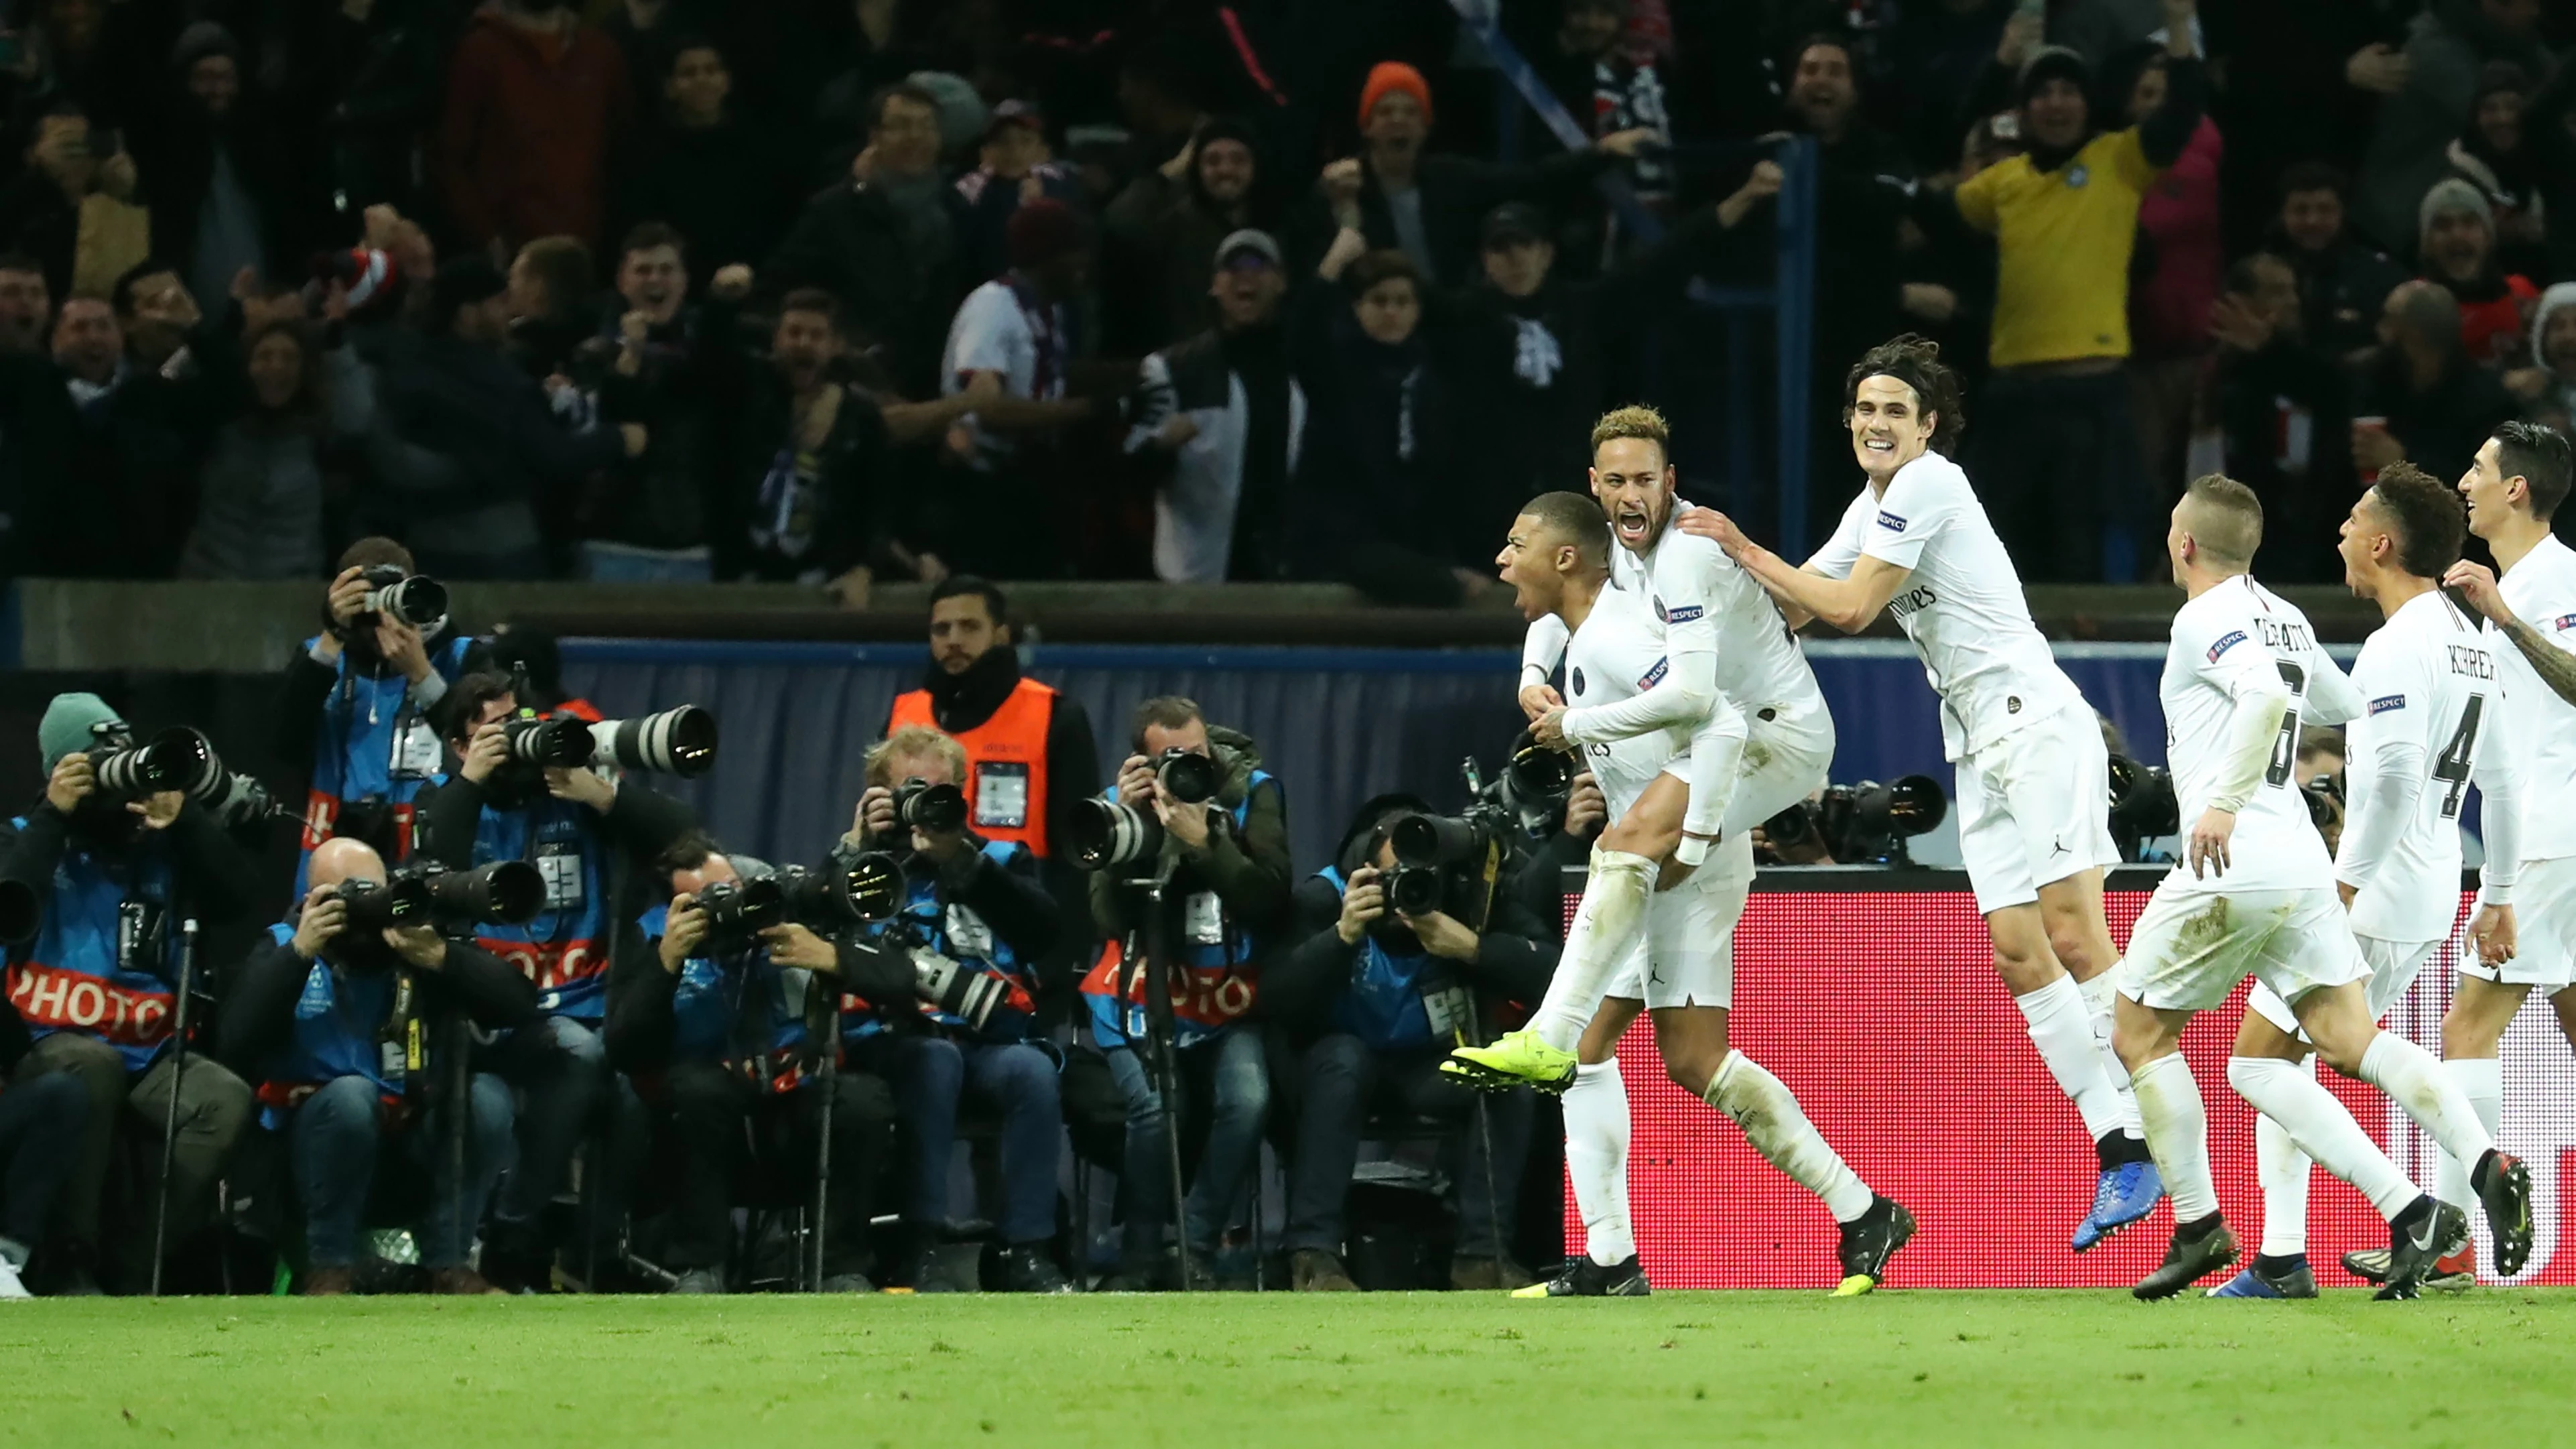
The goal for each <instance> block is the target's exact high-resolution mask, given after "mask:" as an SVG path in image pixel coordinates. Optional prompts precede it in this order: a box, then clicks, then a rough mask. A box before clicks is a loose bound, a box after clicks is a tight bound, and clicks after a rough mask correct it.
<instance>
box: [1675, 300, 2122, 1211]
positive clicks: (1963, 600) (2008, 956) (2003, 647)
mask: <svg viewBox="0 0 2576 1449" xmlns="http://www.w3.org/2000/svg"><path fill="white" fill-rule="evenodd" d="M1843 397H1844V402H1843V418H1844V421H1845V423H1846V424H1848V425H1849V427H1850V429H1851V439H1852V452H1853V454H1854V456H1855V457H1856V458H1858V460H1859V462H1860V467H1861V471H1862V472H1863V473H1865V474H1867V475H1868V479H1869V481H1868V486H1867V487H1864V488H1863V489H1861V491H1860V493H1859V494H1858V496H1856V497H1854V498H1853V499H1852V503H1851V507H1850V508H1848V509H1846V510H1845V511H1844V513H1843V519H1842V526H1841V527H1839V528H1837V529H1836V530H1835V531H1834V536H1833V539H1832V540H1831V541H1830V542H1828V543H1827V544H1826V545H1825V546H1824V548H1823V549H1822V550H1820V551H1819V552H1818V553H1817V554H1816V556H1815V557H1814V558H1811V559H1809V560H1808V561H1807V563H1806V566H1805V567H1804V568H1799V567H1795V566H1793V565H1791V564H1790V563H1789V562H1788V561H1786V560H1784V559H1782V558H1781V557H1780V556H1779V555H1777V554H1774V553H1772V552H1771V551H1770V550H1768V549H1765V548H1762V547H1761V546H1759V545H1757V544H1755V543H1753V542H1751V541H1750V540H1748V539H1746V538H1745V536H1744V535H1743V533H1742V532H1740V531H1739V530H1738V529H1737V528H1736V527H1735V525H1734V524H1733V523H1732V522H1730V521H1729V520H1728V519H1727V518H1726V517H1725V516H1724V515H1722V514H1718V513H1713V512H1710V511H1709V510H1707V509H1693V510H1691V511H1690V512H1688V513H1685V514H1684V515H1682V518H1681V521H1680V525H1679V526H1680V527H1681V528H1682V529H1683V530H1684V531H1685V532H1689V533H1694V534H1697V535H1699V536H1701V537H1704V538H1709V539H1714V540H1715V541H1716V542H1718V543H1719V544H1720V545H1721V546H1723V547H1724V548H1725V550H1726V552H1727V554H1728V555H1729V556H1730V557H1732V558H1733V559H1735V561H1736V562H1737V563H1739V564H1741V565H1742V566H1743V567H1744V569H1745V571H1746V572H1748V573H1750V574H1751V575H1752V576H1753V577H1754V578H1755V579H1756V580H1758V581H1759V582H1760V583H1761V585H1762V587H1763V588H1765V589H1767V590H1769V591H1770V592H1771V595H1772V597H1774V598H1776V599H1778V600H1779V602H1780V607H1781V610H1782V612H1783V613H1785V614H1787V616H1788V619H1789V623H1790V624H1791V625H1793V626H1795V625H1799V624H1804V623H1805V622H1806V621H1807V620H1809V619H1811V618H1815V619H1822V620H1824V621H1825V622H1826V623H1828V624H1831V625H1832V626H1834V627H1835V628H1837V629H1840V630H1842V631H1843V632H1844V633H1846V634H1853V633H1858V632H1859V631H1860V630H1862V629H1864V628H1867V627H1868V626H1869V624H1870V621H1872V620H1874V619H1876V618H1877V617H1878V615H1879V613H1880V611H1882V610H1888V611H1892V612H1893V613H1894V614H1895V616H1896V622H1897V626H1898V627H1899V628H1901V629H1903V630H1904V631H1905V636H1906V637H1907V638H1908V639H1910V640H1912V641H1913V643H1914V647H1915V649H1916V651H1917V652H1918V653H1920V654H1921V655H1922V657H1923V669H1924V673H1925V674H1926V675H1927V676H1928V677H1929V678H1930V679H1931V682H1932V688H1933V690H1934V692H1936V693H1938V694H1939V695H1940V696H1941V737H1942V743H1943V746H1944V748H1945V750H1946V752H1947V753H1948V755H1949V758H1950V759H1951V761H1952V762H1953V764H1954V765H1955V767H1956V769H1957V772H1958V782H1957V794H1958V802H1959V851H1960V854H1961V856H1963V857H1964V859H1965V861H1966V864H1967V867H1968V879H1969V882H1970V884H1971V885H1972V886H1973V887H1974V889H1975V891H1976V897H1977V910H1978V912H1979V913H1980V914H1982V915H1983V916H1984V917H1985V918H1986V929H1987V932H1988V934H1989V936H1990V937H1991V938H1992V940H1993V943H1994V952H1995V969H1996V971H1997V972H1999V973H2000V974H2001V975H2002V977H2003V981H2004V985H2005V987H2006V988H2007V989H2009V990H2010V991H2011V992H2012V995H2013V1001H2014V1003H2015V1004H2016V1005H2018V1006H2019V1007H2020V1008H2021V1012H2022V1018H2023V1020H2024V1021H2025V1022H2026V1023H2027V1024H2028V1026H2029V1030H2030V1040H2031V1044H2032V1045H2033V1046H2035V1047H2037V1048H2038V1049H2039V1055H2040V1059H2041V1060H2042V1061H2044V1062H2046V1063H2047V1064H2048V1070H2049V1072H2050V1074H2051V1075H2053V1076H2054V1077H2056V1079H2057V1084H2058V1086H2059V1088H2060V1089H2062V1090H2063V1091H2064V1092H2065V1093H2066V1095H2067V1096H2068V1097H2069V1098H2071V1099H2073V1101H2074V1103H2075V1109H2076V1111H2077V1112H2078V1113H2080V1114H2081V1115H2082V1116H2083V1119H2084V1130H2085V1132H2086V1133H2087V1134H2088V1135H2089V1136H2091V1137H2092V1139H2093V1149H2094V1155H2095V1160H2096V1166H2097V1168H2098V1175H2097V1177H2096V1178H2095V1182H2094V1192H2093V1205H2092V1208H2091V1210H2090V1211H2089V1212H2087V1213H2086V1214H2085V1216H2084V1219H2083V1221H2082V1222H2080V1223H2078V1224H2077V1225H2076V1227H2075V1232H2074V1236H2073V1238H2072V1240H2071V1241H2070V1244H2069V1246H2071V1247H2073V1248H2074V1250H2075V1251H2077V1252H2079V1253H2080V1252H2083V1251H2084V1250H2086V1249H2088V1248H2090V1247H2092V1246H2093V1245H2095V1244H2096V1243H2099V1242H2101V1241H2102V1240H2103V1239H2104V1238H2106V1237H2108V1236H2109V1235H2110V1234H2112V1233H2113V1232H2115V1231H2117V1230H2119V1229H2120V1228H2123V1227H2126V1226H2127V1225H2129V1224H2130V1223H2133V1222H2136V1221H2137V1220H2138V1219H2140V1218H2143V1217H2145V1216H2146V1215H2147V1214H2148V1213H2150V1212H2152V1211H2154V1209H2155V1205H2156V1201H2157V1199H2159V1198H2160V1197H2162V1196H2163V1195H2164V1188H2163V1184H2162V1183H2161V1182H2160V1181H2159V1180H2158V1178H2157V1175H2156V1169H2155V1166H2154V1165H2153V1163H2152V1162H2151V1161H2150V1160H2149V1157H2148V1153H2147V1150H2146V1145H2145V1143H2144V1142H2142V1141H2141V1140H2140V1138H2139V1133H2138V1113H2137V1105H2136V1103H2135V1102H2134V1101H2133V1100H2131V1099H2130V1097H2129V1094H2128V1078H2127V1076H2126V1074H2125V1073H2123V1072H2122V1071H2121V1070H2120V1067H2119V1063H2118V1061H2117V1060H2115V1059H2114V1058H2113V1057H2112V1055H2111V1051H2110V1031H2111V1010H2112V1008H2111V1001H2112V983H2111V977H2110V970H2111V966H2112V963H2113V962H2114V961H2115V960H2116V959H2117V958H2118V953H2117V952H2116V951H2114V950H2113V949H2112V946H2111V928H2110V925H2109V923H2108V922H2107V921H2106V920H2105V919H2104V918H2103V914H2102V867H2104V866H2106V865H2110V864H2114V863H2116V862H2117V861H2118V859H2119V852H2118V851H2117V849H2116V848H2114V846H2113V845H2112V843H2111V829H2110V819H2109V810H2110V758H2109V754H2108V752H2107V751H2106V750H2105V749H2104V748H2103V745H2102V733H2101V727H2100V724H2099V722H2098V721H2097V720H2096V718H2095V716H2094V714H2093V711H2092V709H2091V707H2090V706H2088V705H2086V704H2085V702H2084V697H2083V695H2081V694H2080V693H2078V692H2077V691H2076V688H2075V684H2074V681H2072V680H2070V679H2068V678H2067V677H2066V674H2065V671H2063V670H2061V669H2059V668H2058V667H2057V661H2056V659H2055V657H2054V656H2052V655H2051V654H2050V653H2049V649H2048V641H2047V640H2046V639H2044V638H2042V637H2041V636H2040V632H2039V629H2038V626H2037V625H2035V624H2033V623H2032V622H2031V617H2030V605H2029V602H2028V601H2027V600H2026V599H2025V598H2024V597H2023V595H2022V588H2021V578H2020V575H2019V574H2017V573H2016V572H2014V569H2013V564H2012V559H2011V558H2010V557H2009V556H2008V555H2006V554H2005V552H2004V546H2003V543H2002V541H2001V540H2000V539H1998V538H1997V537H1996V536H1995V530H1994V525H1993V524H1992V523H1991V522H1989V521H1988V520H1987V518H1986V512H1985V509H1984V507H1983V506H1982V505H1980V504H1979V503H1978V501H1977V496H1976V494H1975V492H1974V491H1973V490H1972V489H1971V488H1970V487H1969V485H1968V477H1967V475H1966V474H1965V473H1963V472H1961V471H1960V470H1959V467H1958V465H1957V464H1955V463H1952V462H1951V461H1950V460H1949V458H1948V457H1947V456H1945V453H1946V452H1947V450H1948V449H1949V448H1950V447H1951V446H1953V445H1954V443H1955V441H1956V439H1957V436H1958V432H1959V428H1960V425H1961V414H1960V410H1959V390H1958V379H1957V377H1956V375H1955V374H1953V373H1952V372H1951V371H1950V370H1949V369H1948V368H1946V367H1944V366H1942V365H1941V361H1940V349H1939V348H1938V347H1937V346H1935V345H1934V344H1932V343H1930V342H1926V341H1924V340H1923V339H1921V338H1918V337H1912V336H1906V337H1899V338H1897V339H1896V340H1895V341H1892V342H1889V343H1887V344H1885V345H1884V346H1881V347H1877V348H1873V349H1871V351H1870V352H1869V353H1868V355H1866V356H1864V357H1863V358H1861V360H1860V362H1859V363H1858V364H1857V365H1855V366H1854V367H1853V368H1852V370H1851V373H1850V376H1849V379H1848V381H1847V382H1846V383H1845V388H1844V395H1843Z"/></svg>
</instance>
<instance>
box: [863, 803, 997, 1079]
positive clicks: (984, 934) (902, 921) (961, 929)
mask: <svg viewBox="0 0 2576 1449" xmlns="http://www.w3.org/2000/svg"><path fill="white" fill-rule="evenodd" d="M983 854H984V858H985V859H986V860H989V861H991V862H993V863H994V864H995V865H998V866H1001V867H1002V868H1004V869H1006V870H1012V871H1015V872H1026V871H1027V870H1028V869H1029V863H1030V861H1031V859H1032V857H1031V856H1030V854H1029V848H1028V847H1027V846H1025V845H1021V844H1019V843H1018V842H1016V841H1009V840H988V841H986V842H984V851H983ZM898 926H902V927H905V928H908V931H909V933H910V934H914V935H917V936H919V937H920V938H921V939H922V941H923V943H924V944H926V945H927V946H928V947H929V948H930V949H931V950H933V951H936V952H938V953H939V954H940V955H942V956H945V957H947V958H948V959H949V960H951V961H954V962H956V963H957V964H958V965H960V966H965V967H970V968H972V969H975V970H979V971H981V972H983V973H984V974H985V975H987V976H996V977H999V978H1001V980H1002V981H1003V982H1005V983H1006V984H1007V986H1008V994H1007V995H1005V996H1004V997H1003V999H1002V1002H1001V1004H999V1005H997V1006H995V1007H994V1008H993V1014H992V1015H991V1016H988V1017H986V1018H985V1019H984V1029H983V1031H982V1033H981V1038H982V1039H983V1040H985V1041H995V1042H1014V1041H1023V1040H1026V1039H1027V1037H1028V1034H1029V1019H1030V1017H1031V1016H1032V1015H1033V1014H1035V1012H1036V1011H1037V999H1036V994H1035V991H1034V989H1033V987H1034V983H1033V982H1032V981H1031V980H1030V979H1029V974H1028V970H1027V968H1026V967H1024V966H1022V965H1021V964H1020V959H1019V956H1018V955H1017V954H1016V953H1015V952H1013V951H1012V950H1011V947H1010V944H1009V943H1008V942H1006V941H1004V940H1003V939H1002V938H1001V937H1000V936H997V935H995V934H994V933H993V928H992V927H990V926H988V925H985V924H984V918H983V917H981V916H978V915H976V914H975V913H974V912H973V911H970V910H968V909H967V908H966V907H964V906H945V907H943V906H942V905H940V903H939V892H938V879H937V876H936V873H935V872H933V871H930V870H922V871H908V872H906V873H905V878H904V902H903V908H902V909H901V910H899V911H897V912H896V913H895V917H894V919H893V920H891V921H878V922H875V923H873V924H871V925H869V926H867V927H866V928H865V929H866V931H867V933H868V936H869V938H870V939H872V940H882V939H884V938H885V936H886V935H887V934H888V933H890V932H892V931H894V930H895V928H896V927H898ZM915 1004H916V1005H918V1006H919V1008H920V1011H921V1014H922V1015H923V1016H924V1017H926V1018H927V1019H929V1020H931V1021H935V1022H937V1023H939V1024H940V1025H941V1026H944V1027H948V1028H950V1029H952V1030H955V1031H960V1032H962V1031H966V1030H967V1029H968V1028H967V1025H966V1023H965V1022H964V1021H962V1020H960V1019H959V1018H957V1017H954V1016H951V1015H949V1014H948V1013H946V1012H944V1011H935V1010H933V1009H931V1007H930V1006H929V1005H928V1004H927V1003H921V1002H916V1003H915ZM841 1007H842V1017H841V1035H842V1037H843V1039H844V1040H856V1039H857V1038H860V1037H865V1036H873V1035H875V1034H876V1033H878V1032H880V1031H883V1030H885V1022H884V1020H883V1019H882V1018H881V1017H879V1016H878V1015H877V1013H876V1012H875V1011H874V1010H872V1009H871V1008H870V1006H869V1003H868V1002H866V1001H865V1000H863V999H862V998H860V997H857V996H852V995H849V994H847V993H844V994H843V995H842V997H841Z"/></svg>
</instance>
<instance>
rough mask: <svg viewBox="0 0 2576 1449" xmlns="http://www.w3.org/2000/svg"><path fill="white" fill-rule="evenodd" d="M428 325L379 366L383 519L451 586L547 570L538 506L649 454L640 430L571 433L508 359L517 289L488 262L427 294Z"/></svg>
mask: <svg viewBox="0 0 2576 1449" xmlns="http://www.w3.org/2000/svg"><path fill="white" fill-rule="evenodd" d="M429 292H430V328H429V331H428V332H427V335H425V336H422V337H418V338H400V339H393V340H392V341H393V345H391V346H390V347H389V348H388V350H387V352H386V355H385V358H384V360H383V361H382V363H381V364H380V365H379V369H378V376H377V392H376V395H377V404H378V420H379V427H378V429H377V442H378V446H377V448H376V449H375V450H374V452H375V454H376V457H377V469H378V477H379V479H380V481H381V482H382V484H383V485H384V496H383V499H382V506H383V512H384V514H385V515H386V517H387V521H388V522H390V523H392V524H393V525H394V526H393V527H392V528H390V529H389V530H388V531H390V532H394V533H398V534H399V535H400V536H401V537H403V538H404V539H405V540H406V541H407V542H408V543H409V545H410V547H411V550H412V553H413V555H414V556H415V557H416V558H417V559H418V561H419V563H420V566H421V568H422V569H423V571H425V572H428V573H432V574H436V575H438V576H439V577H441V578H445V579H490V578H504V579H506V578H537V577H542V576H543V575H544V574H545V572H546V561H545V551H544V547H543V545H544V539H543V537H542V536H541V535H540V533H539V531H538V527H537V517H538V509H539V508H540V506H542V505H544V504H546V503H547V502H548V501H549V500H550V499H551V498H552V497H553V496H554V495H555V494H556V493H557V491H558V490H569V489H571V488H573V487H574V486H576V485H578V484H579V482H580V481H581V480H582V479H583V478H584V477H586V476H587V475H588V474H589V473H590V472H591V471H592V470H593V469H597V468H604V467H607V466H609V465H610V464H612V463H614V462H615V461H616V460H617V459H618V458H620V457H621V456H623V457H634V456H636V455H638V454H640V453H642V452H643V451H644V445H645V443H646V442H647V437H646V434H645V431H644V429H643V428H642V427H641V426H639V425H637V424H634V423H623V424H619V425H617V426H616V427H614V428H598V429H594V430H592V431H589V432H586V433H575V432H570V431H567V430H566V429H565V428H564V427H563V426H562V425H561V424H559V423H557V422H556V420H555V417H554V413H553V411H552V410H551V408H550V407H549V405H548V404H547V401H546V395H545V392H544V391H543V389H541V388H539V387H538V385H537V384H536V383H535V382H534V381H532V380H530V379H529V378H528V377H527V376H526V374H524V373H522V372H520V371H519V370H518V369H517V368H515V367H513V366H512V365H511V364H510V362H509V361H508V359H507V358H506V357H505V356H504V355H503V351H502V349H503V346H504V345H505V343H506V342H507V341H508V338H509V315H510V314H509V302H508V297H507V292H508V283H507V282H506V281H505V280H504V279H503V277H502V275H501V272H500V270H499V269H498V268H496V267H494V266H493V265H492V264H491V263H490V262H488V261H485V260H484V259H483V258H482V257H480V256H464V257H458V258H455V259H453V260H451V261H449V262H447V263H446V264H444V265H442V266H441V267H440V268H439V269H438V276H437V278H436V280H435V281H434V282H433V283H432V284H431V286H430V288H429Z"/></svg>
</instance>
